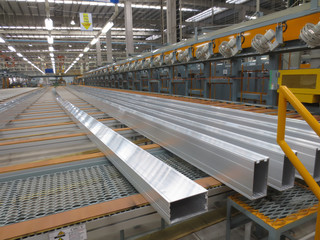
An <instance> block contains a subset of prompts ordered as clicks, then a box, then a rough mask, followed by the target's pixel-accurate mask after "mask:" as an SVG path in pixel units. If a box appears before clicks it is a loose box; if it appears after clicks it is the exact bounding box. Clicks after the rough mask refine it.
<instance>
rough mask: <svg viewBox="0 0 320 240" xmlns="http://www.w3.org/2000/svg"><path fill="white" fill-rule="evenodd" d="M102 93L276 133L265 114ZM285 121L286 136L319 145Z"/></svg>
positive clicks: (300, 128)
mask: <svg viewBox="0 0 320 240" xmlns="http://www.w3.org/2000/svg"><path fill="white" fill-rule="evenodd" d="M103 91H105V92H106V93H108V94H112V95H121V96H125V97H126V98H132V97H135V98H136V99H137V98H138V100H139V101H143V102H145V101H147V102H150V101H151V102H152V103H154V104H164V103H168V104H170V106H171V107H172V108H179V107H183V108H184V109H185V111H187V110H190V111H191V110H193V112H194V113H196V114H202V115H204V114H206V115H207V116H209V115H211V116H213V115H215V116H217V117H219V118H223V117H225V118H229V119H231V120H230V121H232V119H234V121H237V122H239V123H241V122H242V123H243V124H245V123H247V124H249V125H250V126H252V125H256V126H257V127H258V128H260V129H264V130H268V131H270V130H271V131H276V129H277V117H274V116H269V115H266V114H260V115H261V116H260V115H259V114H258V113H252V112H246V111H241V110H237V109H230V108H223V107H216V106H209V105H204V104H198V103H192V102H184V101H176V100H173V99H165V98H161V101H159V98H157V97H153V96H145V95H139V94H131V93H123V92H115V91H110V90H103ZM133 95H134V96H133ZM168 106H169V105H168ZM235 115H236V117H235ZM247 118H249V119H252V120H254V121H251V122H249V123H248V121H247V120H248V119H247ZM287 121H288V123H287V127H286V135H287V136H292V137H296V138H301V139H306V140H309V141H314V142H317V143H320V139H319V137H318V136H317V135H316V134H315V133H314V131H312V130H310V127H308V126H307V125H306V124H305V123H304V122H303V121H301V120H297V119H288V120H287ZM299 121H300V122H299Z"/></svg>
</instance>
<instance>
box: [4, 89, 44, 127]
mask: <svg viewBox="0 0 320 240" xmlns="http://www.w3.org/2000/svg"><path fill="white" fill-rule="evenodd" d="M46 90H47V89H37V90H35V91H32V92H30V93H27V94H26V95H23V96H21V97H19V98H16V99H13V100H11V101H9V102H6V103H3V104H0V115H1V117H0V128H2V127H3V126H4V125H5V124H7V123H8V122H9V121H11V120H12V119H14V118H15V117H16V116H17V115H18V114H20V113H21V112H23V111H24V110H25V109H26V108H27V107H29V106H30V105H31V104H32V103H34V102H35V101H36V100H37V99H39V97H41V95H42V94H43V93H45V91H46Z"/></svg>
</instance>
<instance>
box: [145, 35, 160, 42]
mask: <svg viewBox="0 0 320 240" xmlns="http://www.w3.org/2000/svg"><path fill="white" fill-rule="evenodd" d="M158 38H161V35H152V36H150V37H147V38H146V40H147V41H150V40H156V39H158Z"/></svg>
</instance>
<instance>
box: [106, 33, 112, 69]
mask: <svg viewBox="0 0 320 240" xmlns="http://www.w3.org/2000/svg"><path fill="white" fill-rule="evenodd" d="M106 42H107V44H106V45H107V62H108V63H112V62H113V61H112V38H111V31H108V32H107V34H106Z"/></svg>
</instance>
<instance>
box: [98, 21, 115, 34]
mask: <svg viewBox="0 0 320 240" xmlns="http://www.w3.org/2000/svg"><path fill="white" fill-rule="evenodd" d="M113 25H114V23H113V22H108V23H107V24H106V25H105V26H104V27H103V28H102V30H101V32H102V33H103V34H104V33H107V32H108V31H109V30H110V29H111V28H112V27H113Z"/></svg>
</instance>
